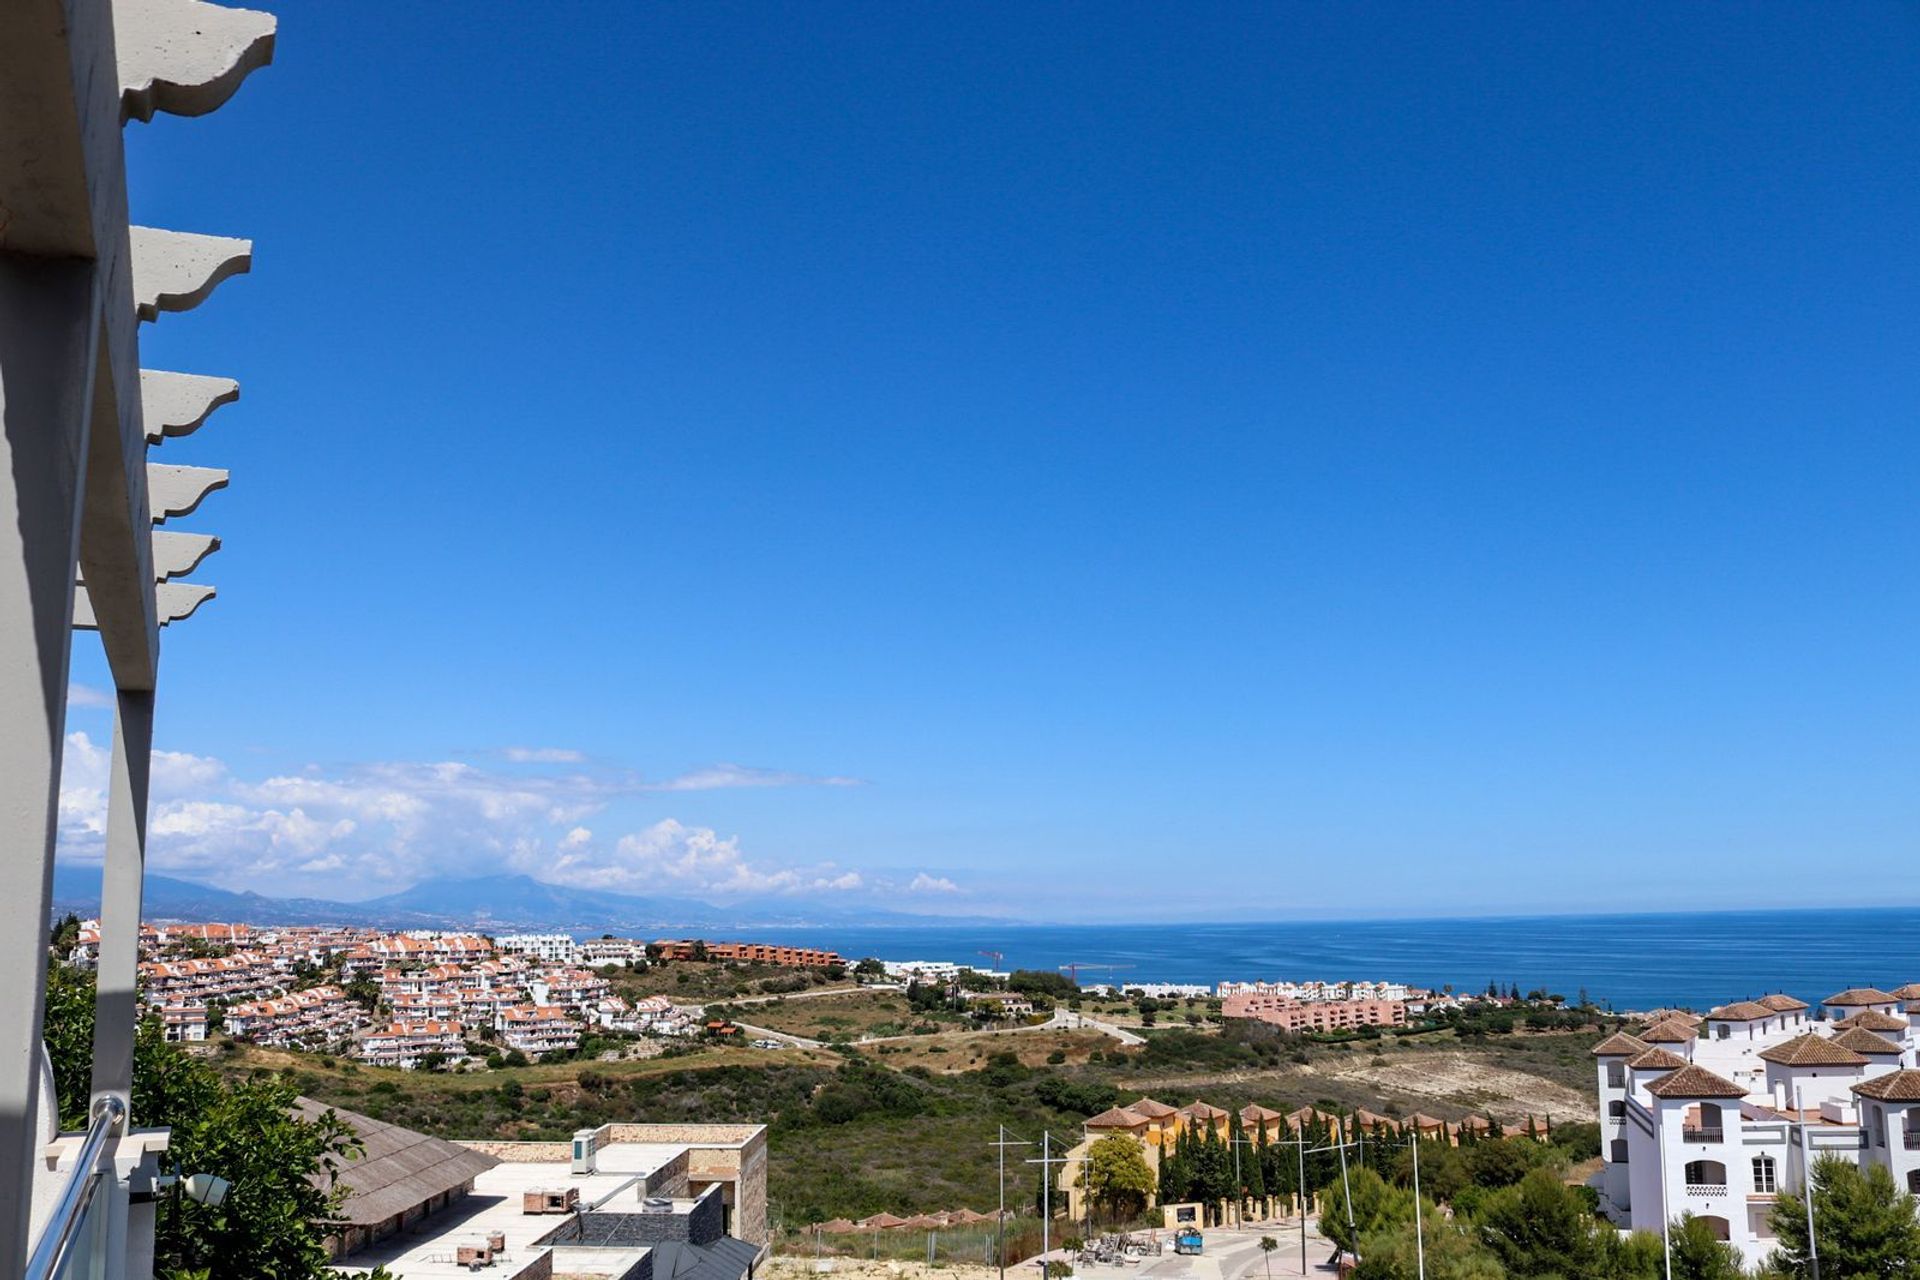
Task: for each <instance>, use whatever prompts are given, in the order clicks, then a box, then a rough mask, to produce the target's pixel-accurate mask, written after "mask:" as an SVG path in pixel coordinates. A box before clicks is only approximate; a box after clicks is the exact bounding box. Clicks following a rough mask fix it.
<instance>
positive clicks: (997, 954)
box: [973, 951, 1006, 969]
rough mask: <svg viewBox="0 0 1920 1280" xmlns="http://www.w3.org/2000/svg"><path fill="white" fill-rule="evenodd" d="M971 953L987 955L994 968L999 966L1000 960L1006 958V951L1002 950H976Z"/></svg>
mask: <svg viewBox="0 0 1920 1280" xmlns="http://www.w3.org/2000/svg"><path fill="white" fill-rule="evenodd" d="M973 954H975V955H977V956H985V957H987V959H989V960H991V961H993V967H994V968H996V969H998V968H999V967H1000V962H1001V961H1002V960H1004V959H1006V952H1004V951H976V952H974V953H973Z"/></svg>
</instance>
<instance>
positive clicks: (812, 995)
mask: <svg viewBox="0 0 1920 1280" xmlns="http://www.w3.org/2000/svg"><path fill="white" fill-rule="evenodd" d="M899 990H901V988H900V986H899V985H898V984H897V983H891V982H876V983H873V984H872V985H870V986H865V987H817V988H815V989H813V990H811V991H783V992H780V993H779V994H777V995H770V996H736V997H735V998H733V999H731V1000H716V1001H714V1003H715V1004H778V1003H779V1002H780V1001H782V1000H818V999H819V998H820V997H821V996H851V995H858V994H859V993H860V992H862V991H899Z"/></svg>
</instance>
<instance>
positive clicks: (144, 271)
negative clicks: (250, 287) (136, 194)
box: [127, 227, 253, 320]
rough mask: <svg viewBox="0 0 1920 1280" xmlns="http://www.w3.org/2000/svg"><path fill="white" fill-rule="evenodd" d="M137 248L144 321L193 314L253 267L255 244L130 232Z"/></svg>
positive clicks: (137, 301) (137, 299) (136, 285)
mask: <svg viewBox="0 0 1920 1280" xmlns="http://www.w3.org/2000/svg"><path fill="white" fill-rule="evenodd" d="M127 232H128V236H129V239H130V241H131V243H132V246H133V305H134V310H135V312H136V313H137V314H138V315H139V317H140V318H141V319H142V320H155V319H158V318H159V315H160V313H161V312H162V311H191V310H193V309H194V308H195V307H197V306H199V305H200V304H201V303H203V302H205V301H206V300H207V296H208V295H209V294H211V293H212V292H213V291H214V290H215V289H216V288H218V287H219V285H220V282H221V281H223V280H226V279H228V278H229V277H231V276H237V275H240V274H241V273H242V272H245V271H247V270H249V269H251V268H252V266H253V241H251V240H236V239H234V238H233V237H232V236H203V235H197V234H195V233H194V232H191V231H162V230H160V229H159V228H157V227H129V228H128V229H127Z"/></svg>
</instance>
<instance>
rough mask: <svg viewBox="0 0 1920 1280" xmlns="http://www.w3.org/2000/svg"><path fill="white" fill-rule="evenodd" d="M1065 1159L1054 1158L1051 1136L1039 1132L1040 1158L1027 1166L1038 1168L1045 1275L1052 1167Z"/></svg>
mask: <svg viewBox="0 0 1920 1280" xmlns="http://www.w3.org/2000/svg"><path fill="white" fill-rule="evenodd" d="M1066 1162H1067V1158H1066V1157H1065V1156H1060V1157H1059V1158H1057V1159H1056V1158H1055V1157H1054V1154H1053V1134H1052V1133H1051V1132H1049V1131H1048V1130H1045V1129H1042V1130H1041V1131H1040V1158H1039V1159H1038V1160H1029V1161H1027V1163H1028V1164H1037V1165H1039V1166H1040V1269H1041V1274H1042V1275H1045V1273H1046V1261H1047V1255H1048V1254H1049V1253H1052V1252H1053V1166H1055V1165H1057V1164H1065V1163H1066Z"/></svg>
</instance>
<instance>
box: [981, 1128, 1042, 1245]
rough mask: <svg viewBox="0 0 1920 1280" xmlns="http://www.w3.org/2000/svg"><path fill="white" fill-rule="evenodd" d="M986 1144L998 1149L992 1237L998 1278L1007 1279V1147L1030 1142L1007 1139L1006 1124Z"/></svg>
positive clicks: (1024, 1144)
mask: <svg viewBox="0 0 1920 1280" xmlns="http://www.w3.org/2000/svg"><path fill="white" fill-rule="evenodd" d="M987 1145H988V1146H992V1147H998V1148H999V1149H1000V1216H999V1217H997V1218H995V1219H994V1220H993V1229H994V1238H995V1244H996V1249H997V1252H998V1253H999V1255H1000V1256H999V1262H1000V1280H1007V1148H1008V1147H1030V1146H1032V1145H1033V1144H1032V1143H1031V1142H1009V1141H1007V1126H1005V1125H1001V1126H1000V1136H999V1138H998V1139H996V1140H995V1141H993V1142H990V1143H988V1144H987Z"/></svg>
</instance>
